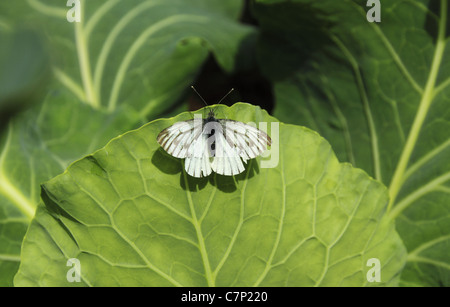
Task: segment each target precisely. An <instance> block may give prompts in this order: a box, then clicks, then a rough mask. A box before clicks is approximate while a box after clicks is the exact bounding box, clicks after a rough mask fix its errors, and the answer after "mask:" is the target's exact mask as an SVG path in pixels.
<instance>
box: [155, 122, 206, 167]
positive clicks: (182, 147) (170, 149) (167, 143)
mask: <svg viewBox="0 0 450 307" xmlns="http://www.w3.org/2000/svg"><path fill="white" fill-rule="evenodd" d="M201 133H202V125H201V121H200V123H196V121H194V120H193V119H192V120H186V121H182V122H177V123H175V124H173V125H172V126H170V127H168V128H166V129H164V130H163V131H161V132H160V133H159V135H158V137H157V138H156V140H157V141H158V143H159V145H161V147H162V148H163V149H164V150H165V151H166V152H167V153H168V154H170V155H171V156H174V157H175V158H186V156H187V152H188V149H189V147H190V146H191V144H192V142H193V140H194V139H196V138H198V137H199V136H200V134H201Z"/></svg>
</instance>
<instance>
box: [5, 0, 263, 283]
mask: <svg viewBox="0 0 450 307" xmlns="http://www.w3.org/2000/svg"><path fill="white" fill-rule="evenodd" d="M80 4H81V22H79V23H77V22H74V23H70V22H68V20H67V18H66V15H67V11H68V10H69V9H70V8H71V7H67V6H66V2H65V1H50V0H48V1H44V0H26V1H15V2H6V1H3V2H1V3H0V12H1V13H0V14H1V15H0V25H2V27H3V28H7V30H8V31H9V32H10V33H15V31H16V30H15V29H19V28H20V29H22V28H32V29H33V31H35V32H36V33H37V34H38V37H39V38H41V39H39V40H38V44H41V45H40V46H41V47H33V45H32V44H34V43H35V41H36V39H34V38H31V37H29V38H26V39H25V42H22V40H20V42H22V43H20V44H19V43H18V41H17V40H14V39H12V38H9V37H6V38H5V40H6V43H5V44H2V45H1V51H0V55H2V59H1V60H0V63H5V65H7V66H9V67H10V68H8V70H10V71H9V72H8V71H6V69H5V70H4V71H2V72H0V77H1V78H4V76H5V73H6V76H7V78H8V76H10V77H9V79H10V80H11V82H13V81H14V80H15V79H13V76H17V77H18V78H19V80H21V82H24V84H26V83H28V82H29V83H30V84H31V85H34V84H37V81H38V80H39V79H40V75H41V74H44V72H45V69H44V68H42V69H41V68H40V66H39V65H38V64H35V63H34V61H35V60H36V61H37V63H40V60H39V58H40V57H43V58H48V59H49V60H48V63H49V64H48V65H49V66H50V69H49V70H50V72H51V75H52V78H51V79H50V80H49V82H47V84H43V85H42V84H41V85H39V87H42V88H43V90H44V93H43V95H42V96H41V97H43V98H41V99H38V101H36V103H34V104H32V105H31V109H29V110H26V111H24V112H23V113H20V114H18V115H17V116H15V117H14V118H12V119H11V120H10V122H9V124H7V125H4V129H3V131H2V132H1V136H0V146H1V147H0V240H1V243H0V285H12V277H13V276H14V274H15V272H16V271H17V268H18V265H19V260H20V256H19V255H20V246H21V242H22V238H23V235H24V233H25V230H26V228H27V226H28V223H29V222H30V220H31V218H32V217H33V215H34V211H35V209H36V206H37V204H38V202H39V199H40V197H39V191H40V188H39V186H40V184H41V183H42V182H43V181H46V180H48V179H50V178H51V177H53V176H55V175H57V174H59V173H61V172H63V171H64V170H65V169H66V168H67V167H68V166H69V164H70V163H71V162H73V161H75V160H77V159H79V158H81V157H82V156H84V155H86V154H88V153H91V152H93V151H95V150H96V149H98V148H100V147H101V146H103V145H105V144H106V143H107V141H108V140H110V139H111V138H113V137H114V136H117V135H118V134H121V133H123V132H125V131H128V130H130V129H132V128H135V127H138V126H140V125H141V124H142V123H144V122H146V121H147V120H148V119H152V118H156V117H159V116H162V115H163V114H170V113H173V112H174V108H176V109H177V110H183V109H184V110H185V109H186V108H187V107H186V104H185V103H184V104H183V103H182V101H183V97H184V94H185V91H186V89H188V88H189V87H188V86H189V85H191V84H192V83H193V81H194V79H195V77H196V76H197V74H198V73H199V71H200V70H201V68H202V64H203V62H204V61H205V60H206V59H207V57H208V55H209V53H210V52H212V54H213V55H214V58H215V59H216V60H217V62H218V63H219V65H220V66H221V67H222V68H223V69H224V70H225V71H228V72H230V71H233V69H234V66H235V63H234V58H235V54H236V53H237V52H238V50H239V46H240V44H241V41H242V40H243V39H245V38H246V37H247V36H248V35H251V34H252V33H253V32H254V29H253V28H251V27H249V26H243V25H240V24H239V23H238V22H237V21H236V19H237V18H238V17H239V15H240V14H241V10H242V2H240V1H234V0H225V1H224V0H220V1H219V0H214V1H211V0H193V1H189V2H188V3H187V2H186V1H179V0H164V1H157V0H148V1H137V0H131V1H119V0H110V1H103V0H95V1H93V0H90V1H83V0H81V1H80ZM8 35H9V34H8ZM8 35H6V36H8ZM22 35H26V34H22ZM2 39H3V38H2ZM23 44H25V45H23ZM19 47H20V48H21V49H20V50H19V49H18V48H19ZM8 52H12V53H13V54H17V55H23V56H25V58H26V61H22V62H20V63H17V64H14V61H11V58H10V56H9V55H8ZM3 57H5V58H3ZM33 58H37V59H33ZM13 59H14V57H13ZM27 63H29V64H27ZM43 63H45V61H43ZM16 65H17V67H16ZM22 65H25V67H27V68H28V69H29V70H22V69H19V68H21V67H23V66H22ZM33 74H36V75H33ZM11 82H10V83H8V82H7V83H6V84H11ZM14 84H15V83H14ZM1 86H6V89H5V92H2V93H0V99H1V98H2V97H3V95H6V94H3V93H8V92H14V93H16V92H17V93H19V94H24V93H25V92H26V91H25V88H24V87H22V88H20V89H17V90H16V89H15V88H14V87H13V86H9V85H5V84H2V85H1ZM1 88H2V89H3V87H1ZM8 97H10V95H9V94H8ZM2 101H3V100H2ZM5 101H11V100H10V99H9V98H8V99H5ZM24 101H25V100H24ZM2 104H3V103H2ZM5 104H6V103H5Z"/></svg>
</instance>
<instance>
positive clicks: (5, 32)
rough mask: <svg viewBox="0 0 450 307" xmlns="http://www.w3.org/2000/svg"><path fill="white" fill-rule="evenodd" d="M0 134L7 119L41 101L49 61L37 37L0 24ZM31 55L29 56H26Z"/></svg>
mask: <svg viewBox="0 0 450 307" xmlns="http://www.w3.org/2000/svg"><path fill="white" fill-rule="evenodd" d="M0 46H1V48H0V132H1V131H2V130H3V129H5V128H6V125H7V124H8V122H9V119H10V118H11V117H12V116H14V115H15V114H17V113H18V112H19V111H21V110H23V109H25V108H27V107H29V106H31V105H32V103H33V102H36V101H38V100H39V99H41V98H42V95H43V94H44V93H45V90H44V88H45V86H46V82H47V81H48V78H49V77H50V75H49V58H48V54H47V52H46V50H45V46H44V43H43V41H42V39H41V37H40V35H39V34H38V33H36V32H35V31H33V30H29V29H17V30H13V29H11V27H10V26H9V25H8V24H6V23H2V22H1V20H0ZM30 51H32V54H30Z"/></svg>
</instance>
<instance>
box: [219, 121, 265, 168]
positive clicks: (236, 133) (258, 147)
mask: <svg viewBox="0 0 450 307" xmlns="http://www.w3.org/2000/svg"><path fill="white" fill-rule="evenodd" d="M219 121H220V122H221V123H222V125H223V126H224V131H225V133H224V134H225V138H226V140H227V142H228V143H229V144H230V146H233V147H235V150H236V151H237V152H238V154H239V156H240V157H241V158H242V160H244V162H247V161H248V160H250V159H253V158H256V157H257V156H259V155H261V154H262V153H263V152H264V151H265V150H266V149H267V146H270V145H271V144H272V140H271V139H270V137H269V136H268V135H267V134H266V133H265V132H263V131H261V130H259V129H257V128H255V127H253V126H250V125H247V124H244V123H242V122H239V121H235V120H226V119H221V120H219Z"/></svg>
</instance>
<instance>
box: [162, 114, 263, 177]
mask: <svg viewBox="0 0 450 307" xmlns="http://www.w3.org/2000/svg"><path fill="white" fill-rule="evenodd" d="M157 141H158V143H159V144H160V145H161V147H162V148H163V149H164V150H165V151H166V152H167V153H169V154H170V155H172V156H174V157H176V158H184V159H186V160H185V163H184V168H185V170H186V172H187V173H188V174H189V175H191V176H193V177H197V178H200V177H205V176H208V175H210V174H211V172H212V171H214V172H216V173H217V174H220V175H227V176H234V175H237V174H240V173H242V172H243V171H244V170H245V167H244V164H243V162H245V163H247V161H248V160H249V159H253V158H256V157H257V156H259V155H261V154H262V153H263V152H264V151H265V150H266V148H267V146H270V145H271V142H272V141H271V139H270V137H269V136H268V135H267V134H266V133H265V132H263V131H261V130H259V129H257V128H255V127H253V126H250V125H247V124H244V123H242V122H239V121H235V120H229V119H216V118H215V116H214V111H213V110H211V111H210V112H209V114H208V117H207V118H206V119H191V120H186V121H181V122H177V123H175V124H173V125H172V126H170V127H168V128H166V129H164V130H163V131H161V132H160V133H159V135H158V137H157Z"/></svg>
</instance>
